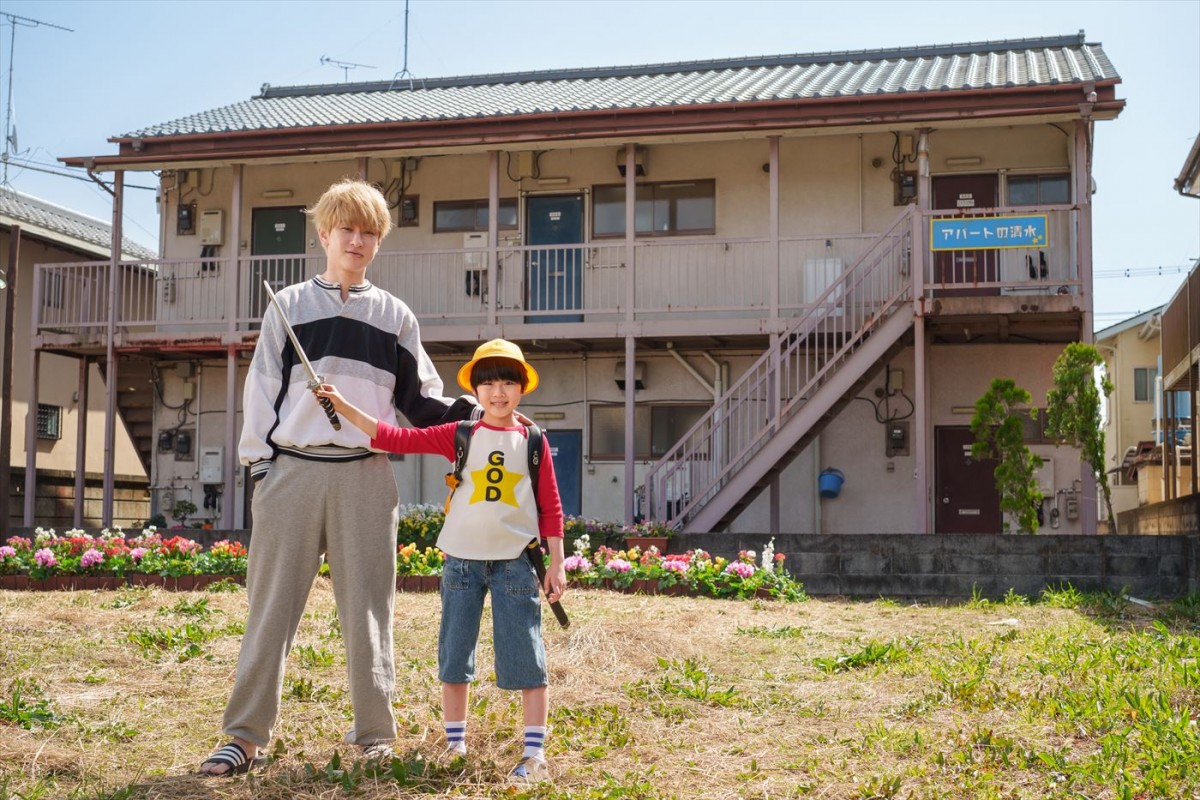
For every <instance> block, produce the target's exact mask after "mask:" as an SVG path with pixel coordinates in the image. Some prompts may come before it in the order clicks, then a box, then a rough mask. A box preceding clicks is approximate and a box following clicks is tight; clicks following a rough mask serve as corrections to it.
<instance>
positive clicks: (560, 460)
mask: <svg viewBox="0 0 1200 800" xmlns="http://www.w3.org/2000/svg"><path fill="white" fill-rule="evenodd" d="M546 441H548V442H550V458H552V459H554V477H555V478H556V479H557V481H558V494H559V496H560V497H561V498H562V509H563V513H564V514H572V515H574V516H576V517H578V516H580V515H581V514H583V474H582V472H583V469H582V468H583V431H580V430H569V431H565V430H557V429H556V430H553V431H547V432H546Z"/></svg>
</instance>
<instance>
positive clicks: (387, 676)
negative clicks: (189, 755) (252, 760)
mask: <svg viewBox="0 0 1200 800" xmlns="http://www.w3.org/2000/svg"><path fill="white" fill-rule="evenodd" d="M398 503H399V496H398V493H397V491H396V481H395V478H394V477H393V475H392V468H391V465H390V464H389V463H388V460H387V457H386V456H383V455H374V456H370V457H368V458H365V459H362V460H359V461H349V462H328V461H309V460H306V459H301V458H295V457H292V456H287V455H280V456H279V457H278V458H277V459H276V460H275V463H274V464H273V465H271V469H270V471H269V472H268V473H267V476H266V477H265V478H263V479H262V481H261V482H260V483H259V485H258V486H257V487H256V488H255V490H254V527H253V532H252V534H251V537H250V558H249V563H248V566H247V573H246V590H247V594H248V599H249V603H250V612H249V617H248V618H247V620H246V633H245V635H244V636H243V637H242V649H241V653H240V654H239V656H238V664H237V678H236V680H235V682H234V686H233V692H232V693H231V694H230V697H229V704H228V705H227V706H226V708H225V732H226V733H227V734H229V735H230V736H239V737H241V738H243V739H246V740H248V741H251V742H254V743H255V744H257V745H258V746H259V747H266V746H267V743H268V742H270V740H271V733H272V729H273V728H274V726H275V722H276V720H277V719H278V717H279V701H280V695H281V693H282V691H283V672H284V662H285V661H286V659H287V655H288V652H289V651H290V650H291V649H292V643H293V641H294V640H295V638H296V629H297V628H298V627H299V625H300V619H301V616H302V615H303V613H304V606H305V603H306V602H307V600H308V593H309V590H310V589H311V588H312V583H313V579H314V577H315V576H316V572H317V568H318V566H319V563H320V555H321V552H322V551H325V552H326V553H327V556H326V558H327V559H328V561H329V568H330V572H331V573H332V576H333V595H334V599H335V601H336V602H337V611H338V621H339V623H340V625H341V629H342V639H343V641H344V642H345V646H346V666H347V669H348V672H349V683H350V702H351V703H352V704H353V706H354V728H353V729H352V730H351V731H350V732H349V733H348V734H346V741H347V742H350V743H352V744H358V745H369V744H372V743H374V742H381V741H390V740H392V739H395V738H396V720H395V717H394V716H393V714H392V693H393V691H394V688H395V684H396V674H395V668H394V666H393V658H392V606H393V602H394V600H395V597H396V524H397V514H398V513H399V512H398Z"/></svg>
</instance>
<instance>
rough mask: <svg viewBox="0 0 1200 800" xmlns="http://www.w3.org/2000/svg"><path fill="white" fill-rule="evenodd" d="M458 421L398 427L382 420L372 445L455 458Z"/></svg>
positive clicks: (379, 448) (390, 449)
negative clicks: (424, 425) (424, 426)
mask: <svg viewBox="0 0 1200 800" xmlns="http://www.w3.org/2000/svg"><path fill="white" fill-rule="evenodd" d="M456 427H458V423H457V422H447V423H444V424H442V425H434V426H433V427H432V428H398V427H396V426H395V425H389V424H388V423H386V422H380V423H379V426H378V427H377V428H376V430H375V438H374V439H372V440H371V447H372V448H373V449H375V450H385V451H387V452H389V453H427V454H429V455H435V456H445V457H446V458H447V459H449V460H450V461H453V460H454V429H455V428H456Z"/></svg>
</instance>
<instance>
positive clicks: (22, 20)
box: [0, 13, 75, 186]
mask: <svg viewBox="0 0 1200 800" xmlns="http://www.w3.org/2000/svg"><path fill="white" fill-rule="evenodd" d="M0 17H4V18H5V19H7V20H8V24H9V25H11V26H12V33H11V34H10V35H9V39H8V103H7V105H6V106H5V109H4V154H3V155H2V156H0V161H3V162H4V176H3V177H2V178H0V185H2V186H7V185H8V157H9V154H10V153H12V152H14V151H17V150H18V147H17V128H16V126H15V125H13V124H12V111H13V97H12V85H13V52H14V51H15V50H16V49H17V26H18V25H24V26H25V27H27V28H37V27H40V26H42V25H45V26H46V27H47V28H57V29H58V30H60V31H66V32H67V33H74V32H75V31H74V30H72V29H71V28H64V27H63V26H62V25H55V24H54V23H52V22H42V21H41V20H40V19H30V18H29V17H18V16H17V15H16V14H9V13H0Z"/></svg>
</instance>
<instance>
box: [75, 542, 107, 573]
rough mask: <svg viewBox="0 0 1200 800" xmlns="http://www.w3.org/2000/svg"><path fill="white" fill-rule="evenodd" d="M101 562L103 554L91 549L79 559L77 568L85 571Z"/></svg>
mask: <svg viewBox="0 0 1200 800" xmlns="http://www.w3.org/2000/svg"><path fill="white" fill-rule="evenodd" d="M103 562H104V553H101V552H100V551H99V550H97V549H96V548H94V547H93V548H91V549H90V550H88V551H87V552H86V553H84V554H83V555H82V556H81V557H80V559H79V566H81V567H83V568H84V569H87V568H88V567H94V566H96V565H97V564H101V563H103Z"/></svg>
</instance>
